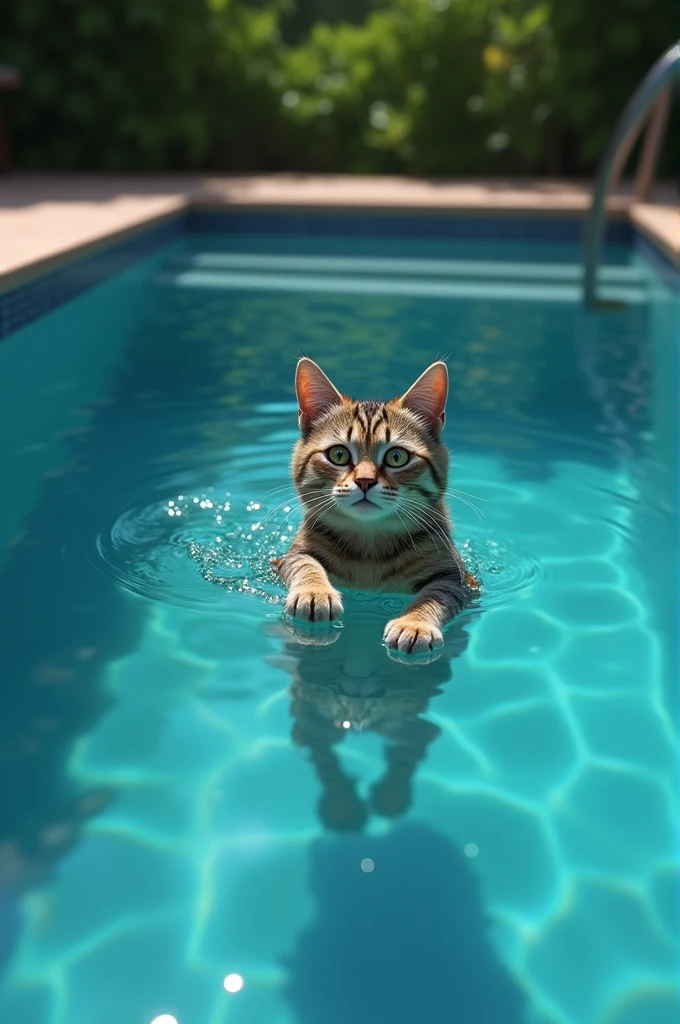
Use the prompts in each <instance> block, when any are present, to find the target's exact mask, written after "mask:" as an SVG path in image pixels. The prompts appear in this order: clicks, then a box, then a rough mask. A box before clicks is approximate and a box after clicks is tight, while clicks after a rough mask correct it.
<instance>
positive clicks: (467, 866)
mask: <svg viewBox="0 0 680 1024" xmlns="http://www.w3.org/2000/svg"><path fill="white" fill-rule="evenodd" d="M603 276H604V282H605V286H606V289H608V291H609V293H610V294H611V295H613V296H614V297H618V298H619V299H622V300H625V301H624V304H623V305H622V306H621V307H620V308H618V309H609V310H606V311H599V312H596V313H586V312H585V311H584V310H583V309H582V307H581V305H580V301H579V298H580V290H579V283H578V282H579V268H578V249H577V246H576V245H575V243H573V242H569V241H563V242H561V243H559V244H554V243H550V242H549V241H546V240H540V239H538V240H537V239H526V240H512V239H511V238H508V239H506V240H495V241H493V240H492V241H488V240H484V238H481V237H476V238H468V239H460V238H459V239H450V238H449V239H447V238H435V237H427V238H422V237H421V238H417V237H408V236H406V235H404V236H395V237H392V238H379V237H377V238H376V237H372V236H371V234H370V233H368V234H366V235H365V236H363V237H358V236H356V235H350V234H346V235H345V234H335V233H333V231H332V230H330V229H326V230H325V231H319V232H317V233H309V232H304V233H294V232H293V233H291V232H282V231H277V232H273V233H267V232H266V231H264V230H258V231H256V232H249V231H248V230H247V224H246V225H245V227H244V228H243V230H239V231H236V230H232V231H231V232H230V233H229V234H220V233H219V232H210V233H204V234H200V233H190V234H184V235H179V236H178V237H177V238H175V239H174V240H171V241H168V242H167V244H165V245H164V246H163V247H161V248H159V249H155V250H154V251H152V252H150V253H149V254H147V255H145V256H144V257H143V258H140V259H138V260H136V261H133V262H130V263H129V265H128V266H127V267H126V268H125V269H122V270H119V272H118V273H116V274H113V275H112V276H110V277H107V278H105V279H104V280H102V281H101V282H100V283H98V284H97V285H96V286H94V287H91V288H89V290H85V291H82V293H81V294H79V295H77V297H75V298H73V299H72V300H71V301H69V302H66V303H64V304H61V305H58V306H57V307H56V308H54V309H52V310H51V312H49V313H47V314H46V315H44V316H41V317H39V318H36V319H33V320H32V322H30V323H27V324H26V325H25V326H23V327H22V328H20V329H18V330H16V331H14V332H12V333H9V334H8V335H7V337H6V338H5V339H4V341H2V342H1V343H0V417H1V420H2V437H3V444H2V446H1V449H0V478H1V479H2V481H3V488H2V501H1V502H0V544H1V546H0V580H1V586H2V590H1V592H2V605H3V619H2V635H3V643H2V657H3V672H2V678H3V683H2V705H1V707H2V711H1V714H0V729H1V730H2V734H1V735H2V742H1V744H0V757H1V758H2V777H3V785H2V795H1V803H0V808H1V812H2V813H1V815H0V818H1V821H0V825H1V830H0V964H1V965H2V967H3V975H2V981H1V982H0V1019H1V1020H2V1021H3V1024H28V1022H30V1024H91V1022H93V1021H96V1022H97V1024H151V1022H152V1021H154V1020H157V1019H158V1018H160V1020H161V1021H163V1024H170V1021H171V1018H174V1019H175V1020H176V1021H177V1022H178V1024H222V1022H227V1021H228V1022H229V1024H348V1022H350V1021H351V1022H352V1024H369V1022H370V1024H377V1022H380V1024H381V1022H383V1021H385V1022H387V1021H389V1022H390V1024H434V1022H440V1021H441V1022H444V1021H453V1020H465V1021H472V1020H474V1021H477V1022H479V1024H677V1021H678V1019H679V1016H678V1013H679V1010H678V1005H679V1004H678V996H679V991H678V982H677V964H678V943H679V932H680V930H679V927H678V925H679V922H678V919H677V918H678V907H679V906H680V903H679V901H678V895H679V892H678V843H677V835H678V798H677V737H676V727H675V710H674V709H675V707H676V706H677V705H676V702H677V679H678V672H677V667H678V666H677V651H676V644H675V639H676V613H677V599H676V598H677V594H676V588H677V584H676V580H677V570H678V547H677V539H678V536H677V506H676V499H677V493H678V488H677V482H678V481H677V466H678V443H677V441H678V429H677V427H678V416H677V384H678V359H677V357H678V323H679V319H678V312H679V303H678V293H677V291H676V290H674V288H673V287H672V281H670V280H669V281H667V280H666V279H665V278H664V277H663V276H661V275H660V274H659V273H657V272H656V270H655V269H653V268H652V267H651V266H650V265H649V264H648V263H647V262H646V260H645V259H644V258H643V256H641V255H640V254H639V253H637V252H636V251H635V250H634V249H633V248H632V247H631V246H624V245H621V246H613V247H611V248H610V250H609V253H608V263H607V267H606V270H605V273H604V275H603ZM300 352H305V353H307V354H309V355H311V356H312V357H313V358H314V359H316V360H317V361H318V362H319V363H320V364H321V365H322V366H323V368H324V369H325V370H326V372H327V373H329V375H330V376H331V377H332V378H333V380H334V381H335V383H336V384H337V385H338V386H339V387H341V388H342V389H343V390H345V391H347V392H349V393H352V394H355V395H356V396H357V397H371V396H375V397H381V398H386V397H389V396H391V395H393V394H395V393H398V392H399V391H400V390H401V389H403V388H404V387H406V386H408V384H409V383H411V382H412V380H414V379H415V377H416V376H417V375H418V374H419V373H420V372H421V370H422V369H424V368H425V367H426V366H427V365H428V363H429V362H430V361H432V360H433V359H434V358H436V357H437V356H441V355H444V356H448V362H449V370H450V375H451V397H450V400H449V408H448V419H447V425H446V434H445V436H446V439H447V441H448V444H449V446H450V448H451V450H452V453H453V461H452V476H451V483H452V485H453V486H454V487H455V488H458V489H459V492H460V494H459V500H455V501H454V502H453V506H452V508H453V515H454V519H455V522H456V537H457V541H458V544H459V547H460V548H461V549H462V550H463V552H464V554H465V557H466V559H468V560H469V562H470V565H471V567H473V568H474V569H475V570H476V571H478V572H479V575H480V576H481V578H482V581H483V586H484V590H483V596H482V599H481V601H480V605H479V607H478V608H476V609H473V610H472V611H471V612H468V613H466V614H465V615H464V616H463V617H461V619H460V620H458V621H457V622H456V623H454V624H453V626H452V627H451V629H450V630H449V632H448V633H447V642H446V647H445V649H444V652H443V654H442V656H441V657H440V658H439V659H438V660H436V661H434V662H432V663H431V664H430V665H427V666H420V667H412V666H403V665H400V664H397V663H395V662H393V661H391V660H390V659H389V658H388V657H387V656H386V653H385V651H384V650H383V648H382V647H381V646H380V636H381V626H382V624H383V623H384V621H385V620H386V618H388V617H391V613H392V610H393V607H394V601H395V600H396V599H395V598H394V596H390V597H389V598H380V597H377V598H375V597H374V598H370V599H368V598H366V596H365V595H361V594H354V595H350V598H349V600H348V602H347V615H346V618H345V624H344V627H343V629H341V630H338V631H336V637H337V639H336V640H335V642H334V643H332V644H330V645H328V646H321V647H320V646H314V645H301V644H300V643H298V642H296V639H295V637H293V636H291V634H290V632H289V631H288V630H287V629H286V628H285V627H284V626H282V623H281V620H280V604H279V603H278V602H279V598H280V592H279V590H278V589H277V586H276V584H275V582H274V581H273V579H272V577H271V574H270V569H269V559H270V558H271V557H272V555H273V554H275V553H278V552H280V551H281V550H282V549H284V548H285V544H286V538H287V537H290V535H291V532H292V530H293V529H294V524H295V522H296V508H295V505H294V502H293V501H292V497H293V495H292V490H290V489H289V487H288V484H289V478H288V460H289V452H290V448H291V445H292V442H293V441H294V439H295V436H296V415H295V412H296V407H295V403H294V396H293V372H294V367H295V359H296V356H297V355H298V354H299V353H300ZM232 976H237V977H235V978H234V977H232ZM239 977H240V979H242V981H243V985H242V987H239V986H240V981H239ZM227 978H229V981H227V982H226V984H225V979H227ZM230 989H231V990H236V991H229V990H230ZM164 1015H167V1016H165V1018H164Z"/></svg>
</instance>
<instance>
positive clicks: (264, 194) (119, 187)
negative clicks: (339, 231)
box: [0, 174, 680, 291]
mask: <svg viewBox="0 0 680 1024" xmlns="http://www.w3.org/2000/svg"><path fill="white" fill-rule="evenodd" d="M653 200H654V201H653V202H648V203H640V202H637V201H636V200H635V197H634V195H633V194H632V189H631V188H630V187H626V186H625V185H624V186H622V187H621V188H620V189H619V190H617V191H616V192H615V193H613V194H612V196H611V197H610V199H609V202H608V210H609V213H610V215H611V216H614V217H618V218H628V219H629V220H630V221H631V222H632V224H633V225H634V226H635V227H636V228H637V229H638V230H639V231H640V232H641V234H643V235H644V236H645V237H646V238H647V239H649V241H651V242H652V244H653V245H655V246H656V247H657V248H659V249H660V250H661V251H662V252H664V253H665V255H666V256H667V257H668V258H669V259H670V260H671V262H672V263H673V264H674V265H675V266H676V267H680V202H679V198H678V190H677V188H675V187H674V186H672V185H659V186H658V187H657V188H656V190H655V192H654V197H653ZM589 202H590V184H589V183H588V182H584V183H574V182H566V181H557V180H550V179H541V180H528V179H527V180H522V179H498V180H483V179H479V180H469V181H463V180H461V181H444V180H442V181H434V180H423V179H409V178H398V177H350V176H343V175H338V176H318V175H308V174H272V175H245V176H232V177H226V176H225V177H211V176H205V175H149V176H142V175H138V176H129V175H116V176H113V175H95V174H88V175H75V174H9V175H7V176H4V177H3V178H1V179H0V291H5V290H7V289H8V288H12V287H14V286H16V285H18V284H21V283H22V282H23V281H25V280H27V279H30V278H32V277H35V276H37V275H39V274H42V273H44V272H45V271H48V270H50V269H53V268H54V267H55V266H59V265H60V264H61V263H64V262H67V261H69V260H70V259H73V258H76V257H79V256H82V255H85V254H87V252H88V251H91V250H95V249H97V248H99V247H100V246H102V245H105V244H107V243H108V242H110V241H112V240H114V239H116V238H122V237H124V236H125V235H126V234H127V233H130V232H134V231H137V230H140V229H143V228H144V227H146V226H150V225H151V224H153V223H154V222H158V221H159V220H162V219H164V218H166V217H170V216H172V215H174V214H176V213H178V212H179V211H181V210H183V209H186V208H187V207H190V206H198V207H212V208H215V207H217V208H219V207H223V208H227V207H230V208H250V209H253V208H258V207H259V208H263V209H265V208H270V209H271V208H273V207H278V208H289V209H318V208H321V207H325V208H327V209H328V208H331V209H333V208H335V209H347V210H350V209H351V210H355V211H356V210H360V209H364V210H371V211H373V212H375V211H378V210H385V211H387V210H400V211H413V212H416V211H417V212H421V213H425V212H431V213H435V212H437V213H448V214H451V215H455V214H457V213H458V214H470V213H473V214H477V215H491V214H493V215H499V216H502V215H506V216H508V215H512V214H522V215H525V216H526V215H533V216H546V215H552V216H581V215H583V214H584V213H585V211H586V210H587V209H588V206H589Z"/></svg>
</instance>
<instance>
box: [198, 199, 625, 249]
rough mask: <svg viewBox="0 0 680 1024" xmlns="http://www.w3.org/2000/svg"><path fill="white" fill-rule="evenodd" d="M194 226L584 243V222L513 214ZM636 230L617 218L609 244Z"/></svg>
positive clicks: (203, 222)
mask: <svg viewBox="0 0 680 1024" xmlns="http://www.w3.org/2000/svg"><path fill="white" fill-rule="evenodd" d="M188 227H189V231H190V232H192V233H200V234H211V233H219V234H245V233H247V232H249V233H252V234H264V235H276V234H293V235H317V236H318V235H336V236H342V235H352V236H357V237H371V238H422V239H428V238H429V239H459V240H470V241H489V242H500V241H511V242H529V241H531V242H578V241H580V239H581V233H582V230H583V223H582V218H581V217H578V216H573V215H567V214H565V215H563V216H559V217H550V216H543V215H538V214H537V215H536V216H527V215H526V214H518V215H515V214H513V213H505V212H503V213H500V212H496V211H494V212H493V213H492V214H488V215H479V214H459V213H446V212H442V211H435V212H431V211H427V210H423V211H418V212H413V213H392V212H385V213H366V212H365V211H363V210H362V211H361V212H358V211H354V210H347V209H345V210H342V211H333V212H328V211H327V210H326V211H324V210H294V211H291V210H243V209H241V210H211V209H201V208H200V207H199V208H194V209H192V210H189V212H188ZM632 240H633V227H632V225H631V224H630V222H629V221H628V220H617V219H613V220H610V222H609V223H608V225H607V237H606V241H607V242H608V243H609V244H613V245H617V244H619V245H621V244H623V245H626V244H630V243H631V242H632Z"/></svg>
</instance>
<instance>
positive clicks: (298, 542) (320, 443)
mask: <svg viewBox="0 0 680 1024" xmlns="http://www.w3.org/2000/svg"><path fill="white" fill-rule="evenodd" d="M295 388H296V393H297V398H298V405H299V424H300V433H301V436H300V439H299V440H298V442H297V444H296V445H295V449H294V452H293V462H292V471H293V480H294V483H295V487H296V489H297V492H298V494H299V496H300V498H301V500H302V502H303V505H304V507H305V515H304V520H303V522H302V525H301V527H300V529H299V531H298V533H297V535H296V537H295V540H294V541H293V543H292V545H291V547H290V549H289V551H288V552H287V553H286V555H285V556H284V557H283V558H282V559H281V561H280V563H279V565H278V569H279V574H280V576H281V578H282V580H283V581H284V583H285V584H286V586H287V587H288V597H287V600H286V612H287V613H288V614H289V615H291V616H293V617H294V618H296V619H298V620H304V621H316V622H318V621H323V622H330V621H332V620H334V619H338V618H340V617H341V616H342V612H343V607H342V596H341V594H340V593H339V591H338V589H337V587H339V586H340V587H341V586H342V585H343V584H346V585H349V586H352V587H358V588H362V589H368V590H377V591H393V592H396V593H403V594H415V598H414V600H413V601H411V603H410V604H409V605H408V606H407V607H406V609H405V611H404V612H403V614H402V615H400V616H399V617H398V618H396V619H393V620H392V621H391V622H388V623H387V626H386V627H385V634H384V641H385V643H386V644H387V646H388V647H389V648H393V649H395V650H397V651H399V652H401V653H405V654H411V653H424V652H427V651H431V650H433V649H435V648H437V647H440V646H441V644H442V642H443V641H442V633H441V630H442V627H443V626H444V625H445V623H446V622H448V621H449V620H450V619H451V618H452V617H453V616H454V615H455V614H456V613H457V612H458V611H460V609H461V608H462V607H463V606H464V605H465V604H467V603H468V601H469V600H470V596H471V590H470V581H469V580H468V577H467V574H466V570H465V566H464V564H463V561H462V559H461V557H460V555H459V554H458V552H457V551H456V549H455V547H454V545H453V542H452V540H451V529H452V527H451V522H450V520H449V516H448V512H447V509H446V503H445V491H446V483H447V474H448V453H447V451H446V447H445V445H444V443H443V442H442V440H441V430H442V427H443V425H444V417H445V412H444V408H445V405H446V398H447V393H448V373H447V369H446V366H445V364H444V363H441V362H437V363H433V364H432V366H430V367H429V368H428V369H427V370H426V371H425V372H424V373H423V374H422V375H421V376H420V377H419V378H418V380H417V381H416V382H415V384H414V385H413V386H412V387H411V388H410V389H409V390H408V391H407V392H406V393H405V394H404V395H402V396H401V397H397V398H393V399H391V400H390V401H388V402H375V401H368V402H357V401H354V400H353V399H351V398H349V397H348V396H347V395H342V394H341V393H340V392H339V391H338V390H337V389H336V388H335V386H334V385H333V384H332V383H331V382H330V380H329V379H328V378H327V377H326V375H325V374H324V373H323V371H322V370H321V369H320V368H319V367H318V366H317V365H316V363H314V362H312V360H311V359H301V360H300V361H299V363H298V366H297V371H296V378H295Z"/></svg>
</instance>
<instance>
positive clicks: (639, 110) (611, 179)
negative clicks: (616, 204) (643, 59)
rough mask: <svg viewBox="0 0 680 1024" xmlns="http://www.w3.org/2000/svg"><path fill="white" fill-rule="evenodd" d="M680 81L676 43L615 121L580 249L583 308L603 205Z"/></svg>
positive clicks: (593, 283) (593, 287)
mask: <svg viewBox="0 0 680 1024" xmlns="http://www.w3.org/2000/svg"><path fill="white" fill-rule="evenodd" d="M675 79H680V43H674V44H673V46H670V47H669V48H668V49H667V50H666V52H665V53H664V54H662V56H661V57H659V59H658V60H657V62H656V64H654V65H653V67H652V68H651V69H650V70H649V71H648V72H647V74H646V75H645V77H644V78H643V79H642V81H641V83H640V85H639V86H638V87H637V89H636V90H635V92H634V93H633V95H632V96H631V98H630V100H629V101H628V103H627V104H626V107H625V109H624V111H623V113H622V115H621V117H620V118H619V122H618V124H617V126H616V129H615V131H614V134H613V136H612V138H611V142H610V143H609V147H608V149H607V152H606V153H605V156H604V159H603V161H602V165H601V167H600V171H599V173H598V176H597V181H596V184H595V188H594V189H593V199H592V202H591V205H590V211H589V213H588V218H587V221H586V226H585V236H584V246H583V264H584V266H583V299H584V302H585V303H586V305H587V306H592V305H594V304H595V301H596V299H597V294H596V293H597V268H598V266H599V264H600V259H601V255H602V239H603V235H604V220H605V215H606V209H605V203H606V199H607V194H608V193H609V191H610V189H611V188H612V186H613V185H614V184H615V183H616V181H617V179H618V177H619V175H620V174H621V171H622V170H623V168H624V165H625V163H626V160H627V159H628V157H629V155H630V152H631V150H632V148H633V146H634V145H635V142H636V141H637V139H638V136H639V135H640V132H641V131H642V128H643V126H644V123H645V119H646V118H647V116H648V115H649V112H650V109H651V107H652V105H653V104H654V102H655V101H657V100H659V98H660V97H661V95H662V93H663V92H664V90H666V91H668V90H669V89H672V85H673V82H674V81H675Z"/></svg>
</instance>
